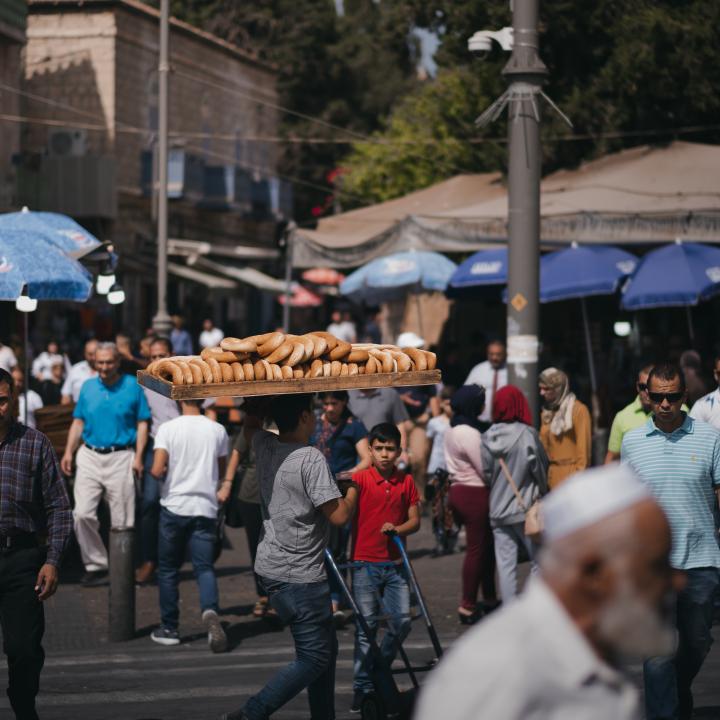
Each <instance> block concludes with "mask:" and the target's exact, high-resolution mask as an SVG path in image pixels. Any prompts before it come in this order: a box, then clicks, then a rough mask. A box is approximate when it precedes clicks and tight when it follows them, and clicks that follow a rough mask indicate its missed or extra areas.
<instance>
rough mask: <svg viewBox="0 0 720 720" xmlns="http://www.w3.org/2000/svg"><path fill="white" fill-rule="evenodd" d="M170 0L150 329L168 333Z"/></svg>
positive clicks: (164, 14) (163, 11)
mask: <svg viewBox="0 0 720 720" xmlns="http://www.w3.org/2000/svg"><path fill="white" fill-rule="evenodd" d="M169 25H170V0H160V60H159V63H158V202H157V273H158V274H157V285H158V303H157V313H156V314H155V317H154V318H153V322H152V324H153V330H155V332H156V333H158V335H163V336H166V337H167V336H168V335H169V334H170V328H171V327H172V322H171V320H170V316H169V315H168V311H167V275H168V262H167V239H168V196H167V181H168V73H169V70H170V65H169V61H168V40H169Z"/></svg>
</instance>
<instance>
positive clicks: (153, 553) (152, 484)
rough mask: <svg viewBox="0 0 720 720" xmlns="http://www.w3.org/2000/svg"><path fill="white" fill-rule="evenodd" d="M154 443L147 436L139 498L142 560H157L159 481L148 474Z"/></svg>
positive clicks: (161, 479)
mask: <svg viewBox="0 0 720 720" xmlns="http://www.w3.org/2000/svg"><path fill="white" fill-rule="evenodd" d="M154 446H155V443H154V441H153V439H152V438H151V437H148V442H147V447H146V448H145V458H144V466H145V467H144V470H143V486H142V498H141V500H140V559H141V560H142V561H143V562H153V563H155V564H156V565H157V560H158V521H159V519H160V483H161V482H162V481H163V480H164V479H165V478H164V477H162V478H160V479H159V480H156V479H155V478H154V477H153V476H152V475H151V474H150V468H152V464H153V455H154V452H153V451H154Z"/></svg>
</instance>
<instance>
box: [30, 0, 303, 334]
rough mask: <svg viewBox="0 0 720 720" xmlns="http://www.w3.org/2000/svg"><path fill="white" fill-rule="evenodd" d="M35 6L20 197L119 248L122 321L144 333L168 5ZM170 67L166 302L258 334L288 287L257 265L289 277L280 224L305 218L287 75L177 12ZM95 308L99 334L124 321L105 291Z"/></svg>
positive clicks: (151, 281) (195, 319)
mask: <svg viewBox="0 0 720 720" xmlns="http://www.w3.org/2000/svg"><path fill="white" fill-rule="evenodd" d="M28 5H29V16H28V21H27V45H26V51H25V53H26V55H25V67H24V90H25V91H26V96H25V97H24V99H23V114H24V116H25V121H26V122H25V124H24V126H23V136H22V150H23V153H22V159H23V162H22V166H21V168H20V169H19V174H20V181H19V190H20V195H21V200H22V201H23V202H24V203H25V204H28V205H30V206H31V207H32V208H35V209H47V210H55V211H58V212H64V213H67V214H69V215H72V216H73V217H75V219H77V220H78V221H79V222H81V223H82V224H84V225H85V226H86V227H88V229H90V230H91V231H93V232H95V233H96V235H97V236H98V237H100V238H101V239H103V240H105V239H107V240H111V241H112V242H113V243H114V244H115V247H116V249H117V251H118V253H119V254H120V257H121V261H120V266H119V278H120V280H121V282H122V284H123V287H124V290H125V294H126V298H127V299H126V302H125V304H124V306H123V309H122V323H123V324H124V325H125V327H127V328H128V329H130V330H131V331H133V332H135V333H138V332H140V331H142V329H144V328H145V327H147V326H148V325H149V323H150V320H151V318H152V316H153V314H154V312H155V309H156V304H155V303H156V299H155V294H156V260H155V258H156V229H155V227H156V226H155V220H154V205H155V202H154V188H155V183H154V182H153V180H154V178H155V177H156V176H157V159H156V155H157V153H156V143H157V126H158V74H157V66H158V50H159V47H158V46H159V13H158V11H157V10H155V9H154V8H152V7H150V6H148V5H145V4H143V3H141V2H138V0H29V3H28ZM170 69H171V72H170V80H169V86H170V89H169V97H170V99H169V127H170V147H171V150H170V162H169V196H170V203H169V208H170V210H169V237H170V243H169V245H170V254H171V257H170V271H171V275H170V284H169V305H170V308H169V309H170V312H180V313H182V314H184V315H185V316H186V318H187V319H188V324H189V326H190V328H191V329H194V328H195V327H196V326H197V325H199V323H200V321H201V319H202V317H204V316H206V315H207V316H212V317H214V318H215V320H216V322H217V323H218V324H221V323H222V324H225V329H226V330H231V331H233V332H244V331H251V330H253V329H255V327H256V326H258V325H262V324H268V323H270V322H271V320H272V318H271V315H272V311H273V303H274V299H273V296H272V294H271V293H268V292H264V290H269V291H277V283H275V282H274V281H273V280H272V278H270V277H266V276H264V275H263V274H261V273H259V272H257V270H264V271H266V272H268V273H271V274H272V275H275V276H278V274H279V265H278V262H279V253H278V250H277V243H276V238H277V233H278V227H279V223H280V222H282V221H283V220H284V219H289V217H290V215H291V212H292V208H291V196H290V188H289V186H288V185H287V184H286V183H284V182H282V181H280V180H279V179H278V178H277V175H276V164H277V152H278V151H277V145H276V143H275V142H273V141H272V139H273V138H275V136H276V135H277V124H278V118H277V110H276V107H277V92H276V71H275V68H273V67H272V66H270V65H268V64H267V63H264V62H262V61H261V60H260V59H258V58H257V57H256V56H255V55H254V54H253V53H252V52H250V51H247V50H244V49H241V48H239V47H236V46H234V45H231V44H229V43H227V42H225V41H223V40H221V39H220V38H218V37H215V36H213V35H211V34H209V33H206V32H203V31H201V30H199V29H197V28H195V27H192V26H190V25H188V24H186V23H183V22H180V21H178V20H175V19H172V20H171V25H170ZM262 138H268V140H267V141H264V140H263V139H262ZM248 264H251V265H252V266H253V267H252V269H251V268H248ZM89 308H92V309H93V311H92V312H91V311H89V310H88V309H86V310H85V312H84V313H83V316H84V320H83V322H84V324H85V325H87V324H88V323H90V322H92V323H94V328H93V329H94V330H95V331H96V332H98V333H99V334H101V335H102V334H103V333H106V331H107V327H108V326H109V322H108V320H109V319H110V318H113V319H114V321H115V325H116V326H117V325H118V323H119V321H120V317H119V316H118V315H117V313H118V311H117V310H114V309H112V308H109V307H107V305H106V304H104V303H103V301H102V299H101V298H95V299H94V300H92V301H91V303H90V305H89ZM249 308H252V310H251V311H250V310H249ZM113 313H116V314H115V315H113ZM103 319H104V320H103ZM82 329H83V330H84V331H88V330H89V328H88V327H83V328H82Z"/></svg>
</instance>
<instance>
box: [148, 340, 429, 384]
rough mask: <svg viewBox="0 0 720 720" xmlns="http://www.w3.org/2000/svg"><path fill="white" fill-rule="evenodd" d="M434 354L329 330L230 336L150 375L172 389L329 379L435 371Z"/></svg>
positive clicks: (151, 369) (155, 366) (151, 368)
mask: <svg viewBox="0 0 720 720" xmlns="http://www.w3.org/2000/svg"><path fill="white" fill-rule="evenodd" d="M436 363H437V358H436V357H435V353H431V352H428V351H427V350H418V349H417V348H399V347H397V346H395V345H373V344H369V343H356V344H351V343H348V342H344V341H343V340H339V339H338V338H336V337H335V336H334V335H332V334H330V333H327V332H319V331H318V332H311V333H307V334H306V335H286V334H285V333H281V332H271V333H265V334H264V335H253V336H252V337H247V338H232V337H226V338H225V339H224V340H223V341H222V342H221V343H220V346H219V347H214V348H205V350H203V351H202V352H201V353H200V355H199V356H197V355H185V356H178V357H171V358H167V359H165V360H156V361H154V362H151V363H150V364H149V365H148V366H147V370H146V372H148V373H149V374H150V375H154V376H156V377H159V378H162V379H164V380H168V381H170V382H172V383H173V384H174V385H201V384H209V383H230V382H249V381H258V380H259V381H262V380H293V379H299V378H324V377H325V378H327V377H343V376H350V375H371V374H377V373H404V372H414V371H422V370H434V369H435V366H436Z"/></svg>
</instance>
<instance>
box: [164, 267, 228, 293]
mask: <svg viewBox="0 0 720 720" xmlns="http://www.w3.org/2000/svg"><path fill="white" fill-rule="evenodd" d="M168 271H169V272H171V273H172V274H173V275H177V277H181V278H185V280H192V281H193V282H196V283H200V284H201V285H206V286H207V287H209V288H211V289H214V290H217V289H223V290H235V289H236V288H237V283H236V282H235V281H234V280H228V279H226V278H223V277H218V276H217V275H211V274H210V273H205V272H201V271H200V270H196V269H195V268H191V267H187V265H178V264H177V263H173V262H170V263H168Z"/></svg>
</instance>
